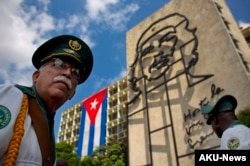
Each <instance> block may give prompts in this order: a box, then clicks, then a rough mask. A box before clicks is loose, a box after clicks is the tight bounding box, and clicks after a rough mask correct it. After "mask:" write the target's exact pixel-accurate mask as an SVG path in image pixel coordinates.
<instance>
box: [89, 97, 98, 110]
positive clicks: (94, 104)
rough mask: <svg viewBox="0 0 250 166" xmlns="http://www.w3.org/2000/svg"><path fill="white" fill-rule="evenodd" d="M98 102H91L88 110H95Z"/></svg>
mask: <svg viewBox="0 0 250 166" xmlns="http://www.w3.org/2000/svg"><path fill="white" fill-rule="evenodd" d="M98 103H99V102H98V101H97V100H96V99H95V100H94V101H93V102H91V108H90V110H92V109H94V110H95V109H96V105H97V104H98Z"/></svg>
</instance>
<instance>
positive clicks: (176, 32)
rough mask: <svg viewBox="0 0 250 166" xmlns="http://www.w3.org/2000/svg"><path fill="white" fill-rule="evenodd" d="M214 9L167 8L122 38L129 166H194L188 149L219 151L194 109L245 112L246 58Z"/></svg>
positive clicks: (206, 1) (194, 4)
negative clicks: (223, 101)
mask: <svg viewBox="0 0 250 166" xmlns="http://www.w3.org/2000/svg"><path fill="white" fill-rule="evenodd" d="M216 2H217V5H216V3H215V2H214V1H212V0H202V1H201V0H185V1H184V0H172V1H171V2H169V3H168V4H166V5H165V6H163V7H162V8H161V9H159V10H158V11H157V12H156V13H154V14H152V15H151V16H150V17H148V18H147V19H145V20H144V21H142V22H141V23H139V24H138V25H136V26H135V27H134V28H132V29H131V30H129V31H128V32H127V40H126V45H127V65H128V66H127V69H128V72H129V75H128V79H129V83H130V84H129V86H130V88H129V101H130V102H129V105H128V141H129V142H128V143H129V153H128V154H129V165H131V166H140V165H154V166H157V165H159V166H162V165H170V166H175V165H185V166H187V165H194V155H193V154H194V150H195V149H208V148H210V149H216V148H218V147H219V144H220V140H219V139H218V138H217V137H216V135H215V134H214V133H213V131H212V129H211V126H207V125H206V123H205V120H204V117H203V116H202V115H201V113H200V107H201V105H202V104H208V103H213V102H215V101H216V100H217V99H218V98H220V97H221V96H222V95H225V94H231V95H234V96H235V97H236V98H237V99H238V104H239V106H238V107H237V111H238V110H240V109H242V108H245V107H247V106H249V105H250V104H249V98H250V93H249V92H250V80H249V69H248V62H249V59H250V57H249V56H250V50H249V48H248V46H247V44H246V42H245V40H244V38H243V37H242V35H241V33H240V30H239V29H238V27H237V24H236V23H235V21H234V18H233V17H232V14H231V13H230V11H229V9H228V7H227V6H226V4H225V2H224V1H223V0H218V1H216ZM243 61H245V62H244V63H243Z"/></svg>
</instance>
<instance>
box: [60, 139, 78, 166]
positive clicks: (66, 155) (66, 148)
mask: <svg viewBox="0 0 250 166" xmlns="http://www.w3.org/2000/svg"><path fill="white" fill-rule="evenodd" d="M73 150H74V147H73V146H72V145H71V144H68V143H66V142H62V143H57V144H56V157H57V159H65V160H67V161H68V165H69V166H77V165H79V163H80V159H79V158H78V157H77V156H76V154H75V153H74V151H73Z"/></svg>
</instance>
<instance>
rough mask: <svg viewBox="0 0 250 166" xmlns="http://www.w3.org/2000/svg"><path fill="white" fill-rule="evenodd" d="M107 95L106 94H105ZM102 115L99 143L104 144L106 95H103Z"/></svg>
mask: <svg viewBox="0 0 250 166" xmlns="http://www.w3.org/2000/svg"><path fill="white" fill-rule="evenodd" d="M106 95H107V94H106ZM102 109H103V110H102V115H101V136H100V145H104V144H105V137H106V120H107V111H106V110H107V97H106V96H105V98H104V100H103V103H102Z"/></svg>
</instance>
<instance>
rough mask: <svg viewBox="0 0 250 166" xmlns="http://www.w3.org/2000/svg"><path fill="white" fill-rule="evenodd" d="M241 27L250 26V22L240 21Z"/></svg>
mask: <svg viewBox="0 0 250 166" xmlns="http://www.w3.org/2000/svg"><path fill="white" fill-rule="evenodd" d="M238 24H239V27H242V28H246V27H248V26H250V22H244V21H241V20H240V21H238Z"/></svg>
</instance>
